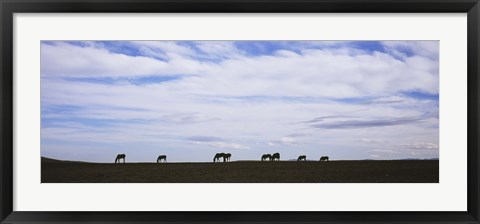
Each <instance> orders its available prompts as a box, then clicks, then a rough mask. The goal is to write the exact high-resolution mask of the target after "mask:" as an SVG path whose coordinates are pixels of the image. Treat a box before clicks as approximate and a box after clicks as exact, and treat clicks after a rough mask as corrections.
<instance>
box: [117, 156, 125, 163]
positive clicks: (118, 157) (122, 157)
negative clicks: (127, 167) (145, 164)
mask: <svg viewBox="0 0 480 224" xmlns="http://www.w3.org/2000/svg"><path fill="white" fill-rule="evenodd" d="M120 159H123V163H125V154H118V155H117V158H115V163H117V162H118V163H120Z"/></svg>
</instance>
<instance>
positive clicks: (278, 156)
mask: <svg viewBox="0 0 480 224" xmlns="http://www.w3.org/2000/svg"><path fill="white" fill-rule="evenodd" d="M275 160H276V161H280V153H278V152H276V153H273V155H272V157H270V161H275Z"/></svg>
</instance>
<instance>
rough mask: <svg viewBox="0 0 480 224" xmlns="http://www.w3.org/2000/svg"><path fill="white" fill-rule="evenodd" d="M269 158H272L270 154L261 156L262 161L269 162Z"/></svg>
mask: <svg viewBox="0 0 480 224" xmlns="http://www.w3.org/2000/svg"><path fill="white" fill-rule="evenodd" d="M270 158H272V155H270V154H263V155H262V161H265V160H267V159H268V160H269V159H270Z"/></svg>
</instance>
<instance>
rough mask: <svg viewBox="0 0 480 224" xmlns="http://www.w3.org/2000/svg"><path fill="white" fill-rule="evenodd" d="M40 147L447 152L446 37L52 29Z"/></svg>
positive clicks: (196, 158)
mask: <svg viewBox="0 0 480 224" xmlns="http://www.w3.org/2000/svg"><path fill="white" fill-rule="evenodd" d="M40 98H41V155H42V156H46V157H50V158H55V159H63V160H81V161H90V162H113V161H114V160H115V157H116V155H117V154H120V153H124V154H126V161H127V162H155V161H156V159H157V157H158V155H161V154H165V155H167V157H168V161H169V162H211V161H212V160H213V156H214V155H215V153H217V152H229V153H231V154H232V158H231V159H232V161H233V160H260V157H261V155H262V154H266V153H275V152H279V153H280V155H281V159H282V160H288V159H296V158H297V157H298V156H299V155H306V156H307V159H309V160H318V159H319V158H320V157H321V156H329V157H330V160H358V159H379V160H380V159H403V158H419V159H424V158H438V157H439V42H438V41H42V42H41V96H40Z"/></svg>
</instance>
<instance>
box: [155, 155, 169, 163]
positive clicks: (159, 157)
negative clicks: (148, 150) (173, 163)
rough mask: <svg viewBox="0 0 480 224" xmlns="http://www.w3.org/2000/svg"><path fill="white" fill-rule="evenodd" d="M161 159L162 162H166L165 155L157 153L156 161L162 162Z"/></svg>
mask: <svg viewBox="0 0 480 224" xmlns="http://www.w3.org/2000/svg"><path fill="white" fill-rule="evenodd" d="M162 160H163V161H164V162H167V156H166V155H159V156H158V158H157V163H159V162H162Z"/></svg>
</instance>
